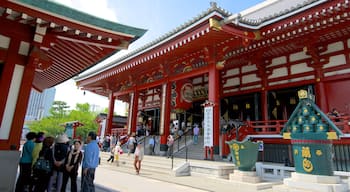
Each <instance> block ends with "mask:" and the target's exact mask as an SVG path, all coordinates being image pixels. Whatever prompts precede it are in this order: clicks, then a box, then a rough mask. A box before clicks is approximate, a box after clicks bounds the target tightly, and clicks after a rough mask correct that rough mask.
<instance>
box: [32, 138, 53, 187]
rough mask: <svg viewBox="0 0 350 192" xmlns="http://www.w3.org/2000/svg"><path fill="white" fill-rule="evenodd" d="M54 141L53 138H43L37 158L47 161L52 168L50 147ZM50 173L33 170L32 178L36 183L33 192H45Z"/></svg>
mask: <svg viewBox="0 0 350 192" xmlns="http://www.w3.org/2000/svg"><path fill="white" fill-rule="evenodd" d="M54 141H55V138H54V137H50V136H49V137H45V139H44V141H43V148H42V149H41V151H40V153H39V158H40V157H42V158H44V159H45V160H48V161H49V163H50V165H51V167H53V154H52V145H53V143H54ZM52 171H53V170H52V169H51V171H43V170H35V169H34V170H33V175H34V178H36V179H37V180H36V182H35V184H34V187H33V191H35V192H45V191H46V189H47V187H48V185H49V181H50V177H51V175H52Z"/></svg>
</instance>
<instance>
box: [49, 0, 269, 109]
mask: <svg viewBox="0 0 350 192" xmlns="http://www.w3.org/2000/svg"><path fill="white" fill-rule="evenodd" d="M54 1H56V2H59V3H62V4H64V5H66V6H70V7H73V8H75V9H78V10H80V11H83V12H87V13H89V14H91V15H95V16H97V17H101V18H104V19H108V20H111V21H114V22H118V23H121V24H125V25H130V26H134V27H139V28H143V29H146V30H148V31H147V32H146V34H145V35H144V36H143V37H141V38H140V39H139V40H137V41H136V42H134V43H133V44H131V45H130V46H129V49H128V50H127V51H122V52H120V53H119V54H118V55H116V56H114V57H111V58H110V59H108V60H107V61H105V62H103V63H101V64H100V65H99V66H103V65H104V64H106V63H109V62H111V61H113V60H115V59H116V58H118V57H119V56H120V55H123V54H126V53H127V52H129V51H131V50H134V49H136V48H139V47H141V46H143V45H145V44H147V43H149V42H151V41H153V40H155V39H156V38H158V37H160V36H162V35H164V34H165V33H167V32H170V31H172V30H173V29H175V28H176V27H178V26H180V25H182V24H183V23H185V22H187V21H189V20H192V19H193V18H194V17H196V16H198V15H199V14H201V13H202V12H203V11H205V10H207V9H208V8H210V2H211V1H210V0H54ZM214 2H216V3H217V5H218V6H219V7H221V8H223V9H225V10H227V11H228V12H230V13H232V14H235V13H239V12H241V11H243V10H245V9H247V8H249V7H252V6H254V5H256V4H258V3H260V2H263V0H216V1H214ZM99 66H97V67H95V69H96V68H99ZM56 89H57V91H56V97H55V100H60V101H65V102H67V103H68V105H70V106H71V107H74V106H75V104H76V103H85V102H88V103H90V104H94V105H99V106H101V107H102V108H105V107H107V106H108V99H107V98H105V97H102V96H98V95H95V94H93V93H89V92H87V93H86V95H85V96H84V95H83V94H82V93H83V91H81V90H78V89H77V87H76V86H75V83H74V81H73V80H69V81H66V82H64V83H62V84H60V85H58V86H56ZM67 92H68V93H71V94H67ZM72 95H75V97H72ZM116 106H117V107H116V112H117V113H118V114H123V111H124V108H123V107H118V103H117V105H116Z"/></svg>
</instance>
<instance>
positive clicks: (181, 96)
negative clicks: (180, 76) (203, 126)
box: [171, 80, 193, 110]
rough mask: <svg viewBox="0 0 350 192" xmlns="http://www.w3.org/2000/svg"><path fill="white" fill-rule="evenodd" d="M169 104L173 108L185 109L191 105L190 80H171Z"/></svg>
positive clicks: (191, 88)
mask: <svg viewBox="0 0 350 192" xmlns="http://www.w3.org/2000/svg"><path fill="white" fill-rule="evenodd" d="M171 89H172V90H171V96H172V99H171V104H172V107H173V108H174V109H182V110H187V109H189V108H191V106H192V100H193V85H192V81H190V80H180V81H176V82H173V85H172V87H171Z"/></svg>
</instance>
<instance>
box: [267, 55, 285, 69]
mask: <svg viewBox="0 0 350 192" xmlns="http://www.w3.org/2000/svg"><path fill="white" fill-rule="evenodd" d="M286 63H287V57H286V56H282V57H277V58H274V59H272V62H271V64H270V65H268V66H267V67H272V66H278V65H282V64H286Z"/></svg>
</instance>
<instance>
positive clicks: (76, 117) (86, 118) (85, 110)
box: [69, 103, 98, 138]
mask: <svg viewBox="0 0 350 192" xmlns="http://www.w3.org/2000/svg"><path fill="white" fill-rule="evenodd" d="M75 108H76V109H75V110H72V111H71V112H70V114H69V119H70V120H72V121H79V122H80V123H82V124H84V126H82V127H78V128H77V130H76V136H80V137H82V138H85V137H86V135H87V134H88V133H89V132H90V131H97V128H98V124H97V123H96V122H95V118H96V116H97V113H94V112H92V111H90V104H88V103H84V104H79V103H78V104H77V105H76V107H75Z"/></svg>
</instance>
